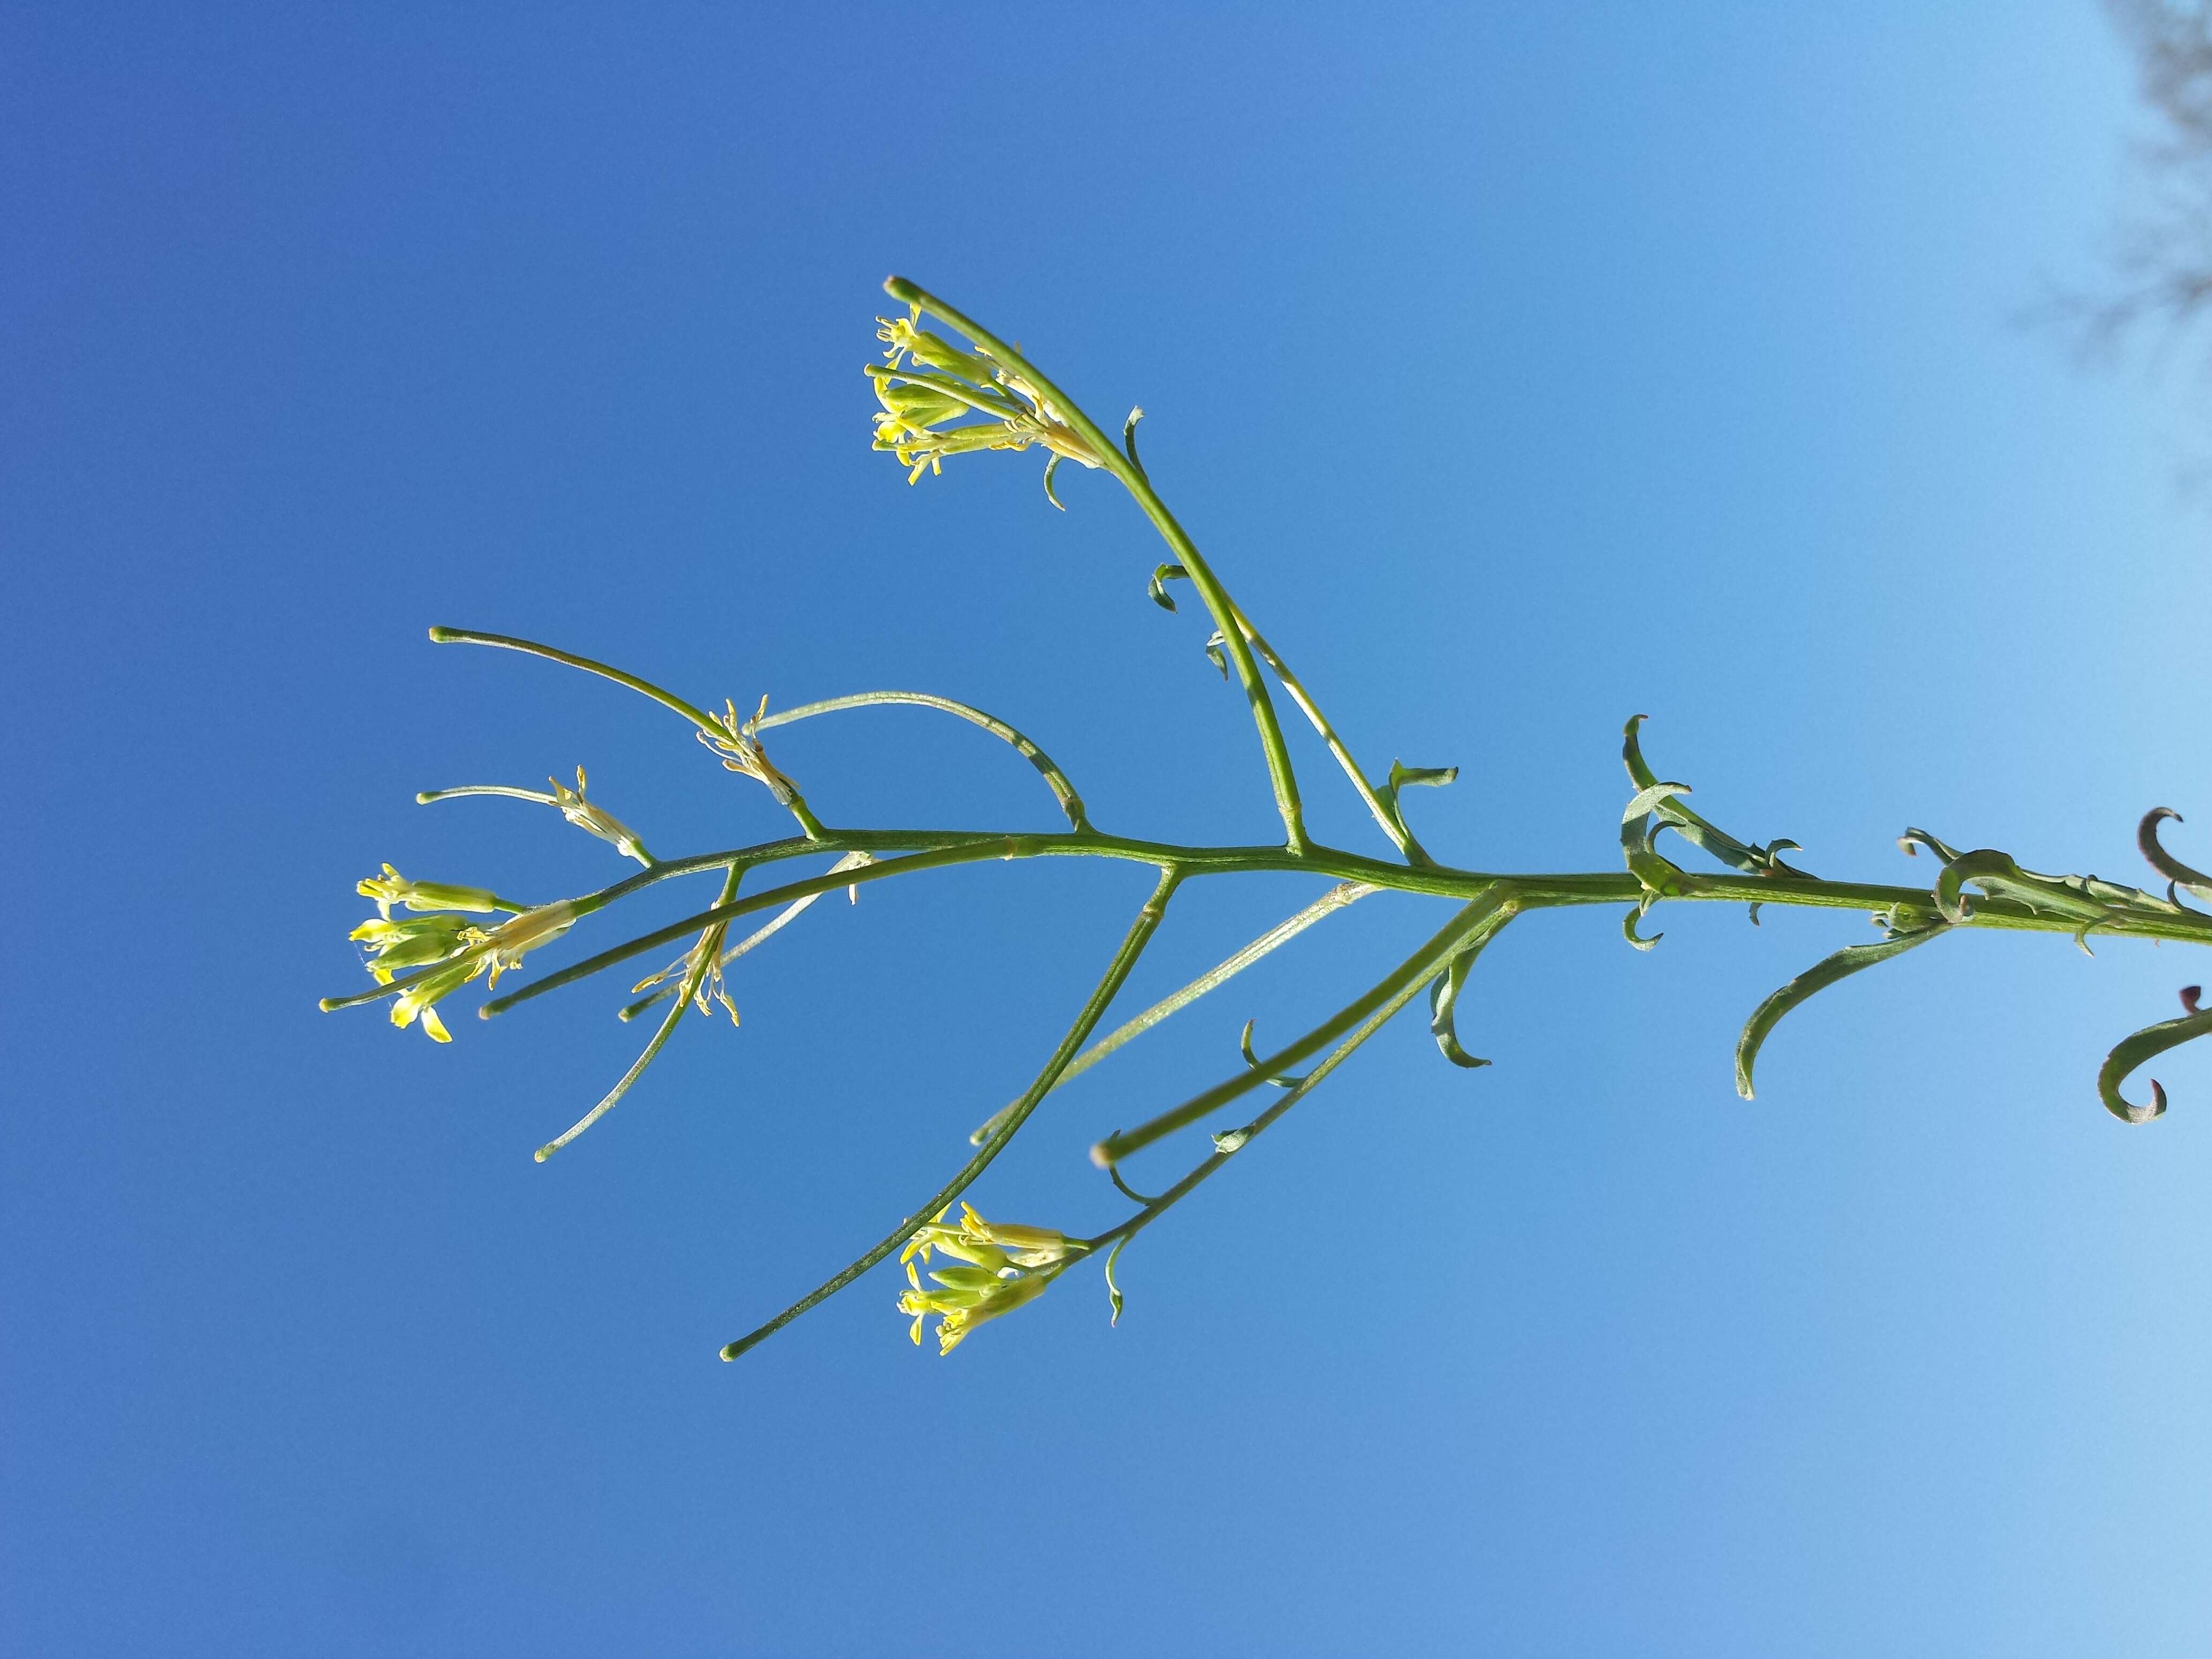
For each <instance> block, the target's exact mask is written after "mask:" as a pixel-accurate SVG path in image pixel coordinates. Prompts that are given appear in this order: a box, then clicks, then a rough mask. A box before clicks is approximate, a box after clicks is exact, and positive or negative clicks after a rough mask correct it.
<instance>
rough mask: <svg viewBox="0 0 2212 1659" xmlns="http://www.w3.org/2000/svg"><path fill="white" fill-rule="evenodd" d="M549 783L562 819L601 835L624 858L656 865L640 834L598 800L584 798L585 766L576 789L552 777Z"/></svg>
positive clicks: (548, 780) (590, 832)
mask: <svg viewBox="0 0 2212 1659" xmlns="http://www.w3.org/2000/svg"><path fill="white" fill-rule="evenodd" d="M545 781H546V782H548V783H550V784H551V785H552V786H553V804H554V805H556V806H557V807H559V808H560V809H561V816H562V817H564V818H566V819H568V822H569V823H573V824H574V825H575V826H576V828H578V829H581V830H583V831H584V832H585V833H586V834H587V835H593V836H598V837H599V839H600V840H601V841H603V842H607V843H609V844H610V845H611V846H612V847H613V848H614V849H615V851H617V853H620V854H622V855H623V857H624V858H632V859H635V860H637V861H638V862H639V863H640V864H642V865H647V866H650V865H651V864H652V863H653V854H650V853H648V852H647V851H646V850H645V843H644V842H641V841H640V840H639V839H638V838H637V831H635V829H631V828H630V827H629V825H628V824H626V823H623V821H622V820H621V819H620V818H618V817H616V816H615V815H614V814H613V813H611V812H610V811H607V809H606V808H605V807H604V806H602V805H599V803H598V802H597V801H591V800H586V799H584V769H583V768H582V767H578V768H577V769H576V787H574V789H571V788H569V787H568V785H567V784H565V783H562V781H560V779H558V778H548V779H546V780H545Z"/></svg>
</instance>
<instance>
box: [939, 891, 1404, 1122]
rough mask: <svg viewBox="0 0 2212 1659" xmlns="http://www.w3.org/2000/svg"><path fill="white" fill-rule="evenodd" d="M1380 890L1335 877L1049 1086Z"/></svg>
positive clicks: (998, 1115)
mask: <svg viewBox="0 0 2212 1659" xmlns="http://www.w3.org/2000/svg"><path fill="white" fill-rule="evenodd" d="M1380 891H1381V889H1380V888H1378V887H1376V886H1375V885H1374V884H1372V883H1370V882H1364V881H1340V882H1339V883H1338V884H1336V885H1335V886H1334V887H1332V888H1330V889H1329V890H1328V891H1327V892H1326V893H1323V894H1322V896H1320V897H1319V898H1317V899H1316V900H1315V901H1314V902H1312V903H1311V904H1309V905H1308V906H1306V908H1304V909H1303V910H1301V911H1299V912H1298V913H1297V915H1294V916H1290V917H1287V918H1285V920H1284V921H1279V922H1277V923H1276V924H1275V925H1274V926H1273V927H1271V928H1269V929H1268V930H1267V932H1266V933H1262V934H1261V935H1260V937H1259V938H1257V939H1254V940H1253V941H1252V942H1251V943H1250V944H1249V945H1246V946H1245V947H1244V948H1243V950H1241V951H1237V953H1236V955H1234V956H1232V957H1230V958H1229V959H1228V960H1227V961H1226V962H1223V963H1218V964H1217V965H1216V966H1214V967H1212V968H1210V969H1207V970H1206V972H1205V973H1202V974H1200V975H1199V976H1198V977H1197V978H1196V979H1194V980H1193V981H1191V982H1190V983H1189V984H1188V985H1186V986H1184V987H1182V989H1181V990H1179V991H1176V992H1174V993H1172V994H1170V995H1167V996H1164V997H1163V998H1161V999H1160V1000H1158V1002H1156V1003H1154V1004H1153V1005H1152V1006H1151V1007H1149V1008H1147V1009H1146V1010H1145V1012H1142V1013H1141V1014H1139V1015H1137V1016H1136V1017H1135V1018H1133V1019H1130V1020H1128V1021H1127V1022H1126V1023H1124V1024H1121V1025H1119V1026H1116V1027H1115V1029H1114V1030H1112V1031H1109V1033H1107V1035H1106V1036H1103V1037H1101V1038H1099V1039H1098V1041H1097V1042H1094V1043H1092V1044H1091V1046H1090V1047H1089V1048H1085V1050H1084V1051H1083V1052H1082V1053H1081V1054H1078V1055H1077V1056H1076V1057H1075V1058H1074V1059H1073V1060H1071V1061H1069V1062H1068V1066H1067V1069H1066V1071H1064V1072H1062V1073H1060V1080H1059V1081H1058V1082H1056V1083H1054V1085H1052V1086H1053V1087H1054V1088H1055V1089H1058V1088H1060V1087H1061V1086H1062V1085H1065V1084H1067V1083H1071V1082H1073V1080H1074V1079H1077V1078H1079V1077H1080V1076H1081V1075H1082V1074H1083V1073H1085V1072H1087V1071H1089V1070H1090V1069H1091V1067H1092V1066H1096V1065H1097V1063H1098V1062H1099V1061H1100V1060H1103V1059H1105V1058H1106V1056H1107V1055H1109V1054H1112V1053H1113V1052H1114V1051H1115V1049H1116V1048H1120V1047H1121V1045H1122V1044H1123V1043H1125V1042H1133V1041H1134V1040H1135V1039H1136V1038H1138V1037H1140V1036H1144V1034H1145V1033H1146V1032H1147V1031H1149V1030H1152V1027H1153V1026H1155V1025H1158V1024H1159V1023H1160V1022H1161V1021H1162V1020H1164V1019H1166V1018H1169V1017H1170V1016H1171V1015H1174V1014H1178V1013H1180V1012H1182V1011H1183V1010H1184V1009H1185V1008H1188V1007H1189V1006H1190V1005H1191V1004H1192V1003H1194V1002H1195V1001H1197V1000H1199V999H1200V997H1202V996H1204V995H1205V994H1206V993H1207V992H1208V991H1211V990H1213V989H1215V988H1216V987H1219V986H1222V985H1225V984H1226V983H1228V981H1231V980H1232V979H1234V978H1236V976H1237V975H1239V974H1241V973H1243V971H1244V970H1245V969H1247V968H1249V967H1250V966H1251V965H1252V964H1253V963H1255V962H1257V961H1259V960H1260V958H1261V957H1264V956H1266V955H1267V953H1268V952H1269V951H1273V950H1275V949H1277V948H1278V947H1279V946H1281V945H1287V944H1289V943H1290V942H1291V940H1292V939H1296V938H1297V936H1298V935H1299V934H1300V933H1304V932H1305V930H1306V929H1307V928H1309V927H1312V926H1313V925H1314V923H1316V922H1317V921H1320V920H1321V919H1322V917H1324V916H1330V915H1335V914H1336V912H1338V911H1339V910H1341V909H1343V908H1345V907H1346V905H1349V904H1355V903H1357V902H1358V901H1359V900H1361V899H1364V898H1365V897H1366V896H1368V895H1369V894H1370V893H1375V892H1380ZM1014 1105H1015V1103H1013V1102H1009V1103H1007V1104H1006V1105H1004V1106H1001V1107H1000V1109H998V1110H997V1111H996V1112H994V1114H992V1115H991V1119H990V1121H988V1122H987V1123H986V1124H984V1125H983V1127H981V1128H980V1129H977V1130H976V1131H975V1133H973V1134H971V1135H969V1137H968V1144H969V1146H981V1145H982V1144H983V1142H984V1141H985V1140H987V1139H989V1138H990V1136H991V1135H992V1133H994V1131H995V1130H996V1129H997V1128H998V1127H999V1125H1000V1123H1002V1122H1004V1121H1006V1114H1007V1113H1009V1112H1011V1111H1012V1110H1013V1109H1014Z"/></svg>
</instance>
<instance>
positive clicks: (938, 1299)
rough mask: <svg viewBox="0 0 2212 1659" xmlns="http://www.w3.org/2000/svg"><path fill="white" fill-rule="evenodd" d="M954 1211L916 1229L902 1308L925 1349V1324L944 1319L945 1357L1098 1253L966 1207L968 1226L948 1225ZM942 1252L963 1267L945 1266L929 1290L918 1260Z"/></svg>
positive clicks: (906, 1253)
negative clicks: (1089, 1254)
mask: <svg viewBox="0 0 2212 1659" xmlns="http://www.w3.org/2000/svg"><path fill="white" fill-rule="evenodd" d="M951 1213H952V1206H951V1205H947V1206H945V1208H944V1209H943V1210H941V1211H939V1212H938V1217H937V1219H936V1220H934V1221H933V1222H931V1223H930V1224H929V1225H927V1226H926V1227H921V1228H919V1229H917V1230H916V1231H915V1235H914V1237H912V1238H911V1239H909V1240H908V1243H907V1247H906V1249H904V1250H903V1251H902V1252H901V1253H900V1255H899V1260H900V1261H902V1262H903V1263H904V1264H905V1265H906V1282H907V1286H908V1288H907V1289H906V1290H905V1291H903V1292H902V1294H901V1295H900V1297H899V1302H898V1307H899V1311H900V1312H901V1313H902V1314H906V1315H908V1316H911V1317H912V1318H913V1321H914V1323H913V1324H912V1325H911V1326H910V1327H909V1328H908V1335H910V1336H911V1337H913V1339H914V1340H915V1346H920V1345H921V1322H922V1321H923V1320H925V1319H927V1317H929V1316H931V1315H932V1314H934V1315H936V1316H937V1351H938V1352H939V1353H940V1354H948V1353H951V1352H952V1351H953V1349H955V1348H957V1347H958V1346H960V1344H961V1342H962V1341H963V1340H964V1339H965V1338H966V1337H967V1334H968V1333H969V1332H970V1331H972V1330H974V1329H975V1327H976V1326H978V1325H980V1324H981V1323H982V1322H984V1321H985V1320H987V1319H996V1318H997V1317H998V1316H1000V1314H1006V1313H1012V1311H1013V1310H1015V1309H1017V1308H1018V1307H1021V1306H1023V1305H1024V1304H1027V1303H1030V1302H1034V1301H1035V1300H1036V1298H1037V1297H1039V1296H1042V1294H1043V1293H1044V1289H1045V1286H1046V1285H1049V1284H1051V1283H1052V1281H1053V1280H1054V1279H1056V1278H1058V1277H1059V1276H1060V1273H1061V1271H1062V1270H1063V1269H1065V1268H1066V1266H1067V1264H1068V1263H1069V1262H1071V1261H1073V1260H1074V1259H1075V1258H1076V1257H1077V1256H1079V1255H1081V1254H1082V1253H1083V1252H1084V1251H1085V1250H1087V1249H1090V1248H1091V1247H1090V1246H1089V1245H1087V1244H1085V1243H1083V1242H1082V1241H1081V1240H1080V1239H1073V1238H1069V1237H1065V1236H1064V1235H1062V1234H1060V1233H1056V1232H1054V1231H1052V1230H1051V1229H1050V1228H1048V1227H1023V1226H1018V1225H1012V1224H1011V1223H1008V1222H1003V1221H1000V1222H989V1221H986V1220H984V1219H983V1218H982V1217H981V1216H980V1215H978V1214H976V1213H975V1206H972V1205H969V1204H963V1205H962V1206H960V1219H959V1220H958V1221H957V1222H950V1223H948V1222H947V1220H946V1217H948V1216H950V1215H951ZM937 1251H942V1252H943V1253H944V1254H945V1255H947V1256H949V1257H951V1259H952V1261H954V1262H957V1264H959V1265H957V1266H949V1267H939V1268H938V1269H937V1270H936V1271H934V1272H933V1273H931V1274H930V1275H929V1279H930V1284H931V1285H933V1286H935V1288H934V1289H931V1288H928V1287H926V1286H924V1285H923V1284H922V1282H921V1273H919V1272H918V1271H917V1270H916V1269H915V1265H914V1264H915V1257H916V1256H919V1257H921V1260H922V1261H923V1262H925V1263H927V1261H929V1260H930V1257H931V1255H932V1253H933V1252H937Z"/></svg>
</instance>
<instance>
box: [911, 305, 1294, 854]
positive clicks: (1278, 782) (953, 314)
mask: <svg viewBox="0 0 2212 1659" xmlns="http://www.w3.org/2000/svg"><path fill="white" fill-rule="evenodd" d="M884 292H885V293H887V294H889V295H890V296H891V297H892V298H893V299H895V300H898V301H902V302H903V303H905V304H907V305H911V306H919V307H921V309H923V310H924V311H928V312H933V313H936V314H937V315H938V316H939V317H940V318H942V319H944V320H945V321H946V322H948V323H950V324H951V325H953V326H954V327H955V328H957V329H958V330H960V331H962V332H963V333H964V334H965V335H967V336H968V337H969V339H970V340H972V341H973V342H975V344H977V345H978V346H981V348H982V349H983V350H984V353H985V355H987V356H990V357H992V358H994V360H996V361H997V362H999V363H1000V365H1001V366H1003V367H1005V368H1010V369H1012V370H1013V371H1014V372H1015V373H1016V374H1019V375H1020V376H1021V378H1022V379H1023V380H1026V381H1028V382H1029V383H1030V385H1031V386H1034V387H1036V390H1037V392H1038V393H1039V394H1040V395H1041V396H1042V397H1044V398H1047V399H1048V401H1049V402H1050V403H1051V404H1052V408H1053V412H1054V414H1056V415H1057V416H1060V419H1061V420H1063V421H1064V422H1066V424H1067V425H1068V426H1069V427H1070V428H1073V430H1074V431H1075V432H1076V434H1077V435H1079V436H1080V437H1081V438H1082V439H1083V441H1084V442H1085V445H1086V447H1089V448H1090V449H1091V450H1092V451H1093V452H1094V454H1095V456H1096V459H1097V461H1098V463H1099V464H1100V465H1103V466H1104V467H1105V469H1106V470H1107V471H1109V472H1111V473H1112V474H1113V475H1114V476H1115V477H1116V478H1118V479H1120V480H1121V487H1122V488H1123V489H1127V491H1128V492H1129V494H1130V495H1131V496H1133V498H1134V499H1135V501H1136V503H1137V505H1138V506H1139V507H1142V508H1143V509H1144V513H1145V516H1146V518H1148V519H1150V520H1152V527H1153V528H1154V529H1155V530H1157V531H1158V532H1159V533H1160V536H1161V538H1162V539H1164V541H1165V542H1166V543H1167V544H1168V546H1169V547H1170V549H1172V550H1173V551H1174V553H1175V556H1176V562H1177V563H1179V564H1180V565H1182V568H1183V569H1184V570H1185V571H1186V572H1187V573H1188V574H1189V576H1190V580H1191V586H1194V587H1195V588H1196V589H1197V590H1198V593H1199V597H1200V599H1203V600H1204V601H1205V603H1206V611H1207V613H1208V614H1209V615H1210V616H1212V618H1213V625H1214V627H1215V628H1217V629H1219V630H1220V633H1221V637H1222V643H1223V645H1224V647H1225V648H1226V649H1227V650H1228V653H1229V656H1230V659H1231V661H1233V662H1234V663H1235V664H1236V665H1237V682H1238V684H1241V685H1242V686H1243V688H1244V700H1245V702H1247V703H1249V705H1250V706H1251V709H1252V722H1253V724H1254V725H1255V726H1256V727H1258V729H1259V733H1260V747H1261V751H1262V752H1263V753H1264V754H1265V755H1266V757H1267V781H1268V782H1269V784H1270V785H1271V786H1272V787H1273V790H1274V793H1275V810H1276V811H1277V812H1279V814H1280V815H1281V816H1282V820H1283V834H1284V837H1285V842H1286V844H1287V845H1288V846H1289V848H1290V849H1291V851H1292V852H1293V853H1304V852H1305V851H1306V850H1307V848H1308V847H1309V846H1310V842H1308V840H1307V837H1306V828H1305V815H1304V810H1303V809H1302V808H1301V806H1300V805H1299V803H1298V781H1297V774H1296V773H1295V772H1294V771H1293V770H1292V769H1291V751H1290V747H1289V745H1288V744H1285V742H1284V741H1283V727H1282V723H1281V721H1279V720H1277V718H1276V717H1275V705H1274V702H1273V699H1272V698H1271V697H1269V696H1268V695H1267V681H1266V680H1265V679H1264V678H1261V673H1260V665H1259V664H1258V663H1257V662H1255V660H1254V659H1253V656H1252V647H1251V645H1250V643H1249V641H1247V640H1246V639H1245V637H1244V635H1243V630H1242V629H1239V628H1238V627H1237V622H1236V616H1237V607H1236V605H1235V604H1234V602H1233V601H1231V599H1230V597H1229V594H1228V592H1226V590H1225V589H1224V588H1223V587H1222V586H1221V582H1220V580H1219V579H1218V577H1216V576H1215V575H1214V574H1213V568H1212V566H1211V565H1209V564H1207V563H1206V558H1205V556H1204V555H1202V554H1201V553H1200V552H1199V550H1198V544H1196V543H1195V542H1194V541H1192V540H1191V538H1190V537H1189V535H1188V532H1185V531H1184V529H1183V527H1182V525H1181V524H1179V523H1177V522H1176V516H1175V514H1174V513H1170V511H1168V506H1167V503H1166V502H1165V501H1162V500H1161V499H1160V497H1159V495H1158V492H1157V491H1156V490H1154V489H1153V488H1152V481H1151V480H1150V479H1149V478H1147V477H1146V476H1145V471H1144V469H1143V468H1142V467H1140V466H1139V465H1137V464H1136V463H1135V462H1133V460H1131V459H1129V457H1128V456H1127V455H1126V454H1124V453H1122V451H1121V447H1120V446H1119V445H1117V444H1115V442H1114V441H1112V440H1111V439H1109V437H1108V436H1107V435H1106V434H1105V433H1104V432H1103V431H1102V430H1101V429H1100V428H1099V426H1098V423H1097V422H1095V421H1093V420H1092V419H1091V417H1090V416H1088V415H1086V414H1085V413H1084V412H1083V410H1082V409H1081V408H1080V407H1079V406H1078V405H1077V404H1076V403H1075V401H1074V400H1073V398H1070V397H1068V395H1067V394H1066V392H1062V391H1061V390H1060V388H1059V387H1058V386H1054V384H1053V383H1052V382H1051V381H1050V380H1048V379H1046V378H1045V376H1044V375H1042V374H1039V373H1038V372H1037V370H1036V367H1035V365H1033V364H1031V363H1030V362H1029V360H1028V359H1027V358H1025V357H1024V356H1022V355H1021V353H1020V352H1018V351H1017V350H1015V349H1013V348H1012V346H1010V345H1008V344H1007V343H1006V342H1005V341H1003V340H1001V339H1000V338H999V337H998V336H997V335H995V334H993V333H992V332H991V331H989V330H988V329H987V328H985V327H983V326H982V325H981V324H980V323H977V322H975V321H974V320H973V319H970V318H969V317H966V316H964V315H963V314H962V313H960V312H958V311H956V310H955V309H953V307H951V306H949V305H947V304H945V301H942V300H940V299H939V298H938V297H937V296H936V295H933V294H931V293H930V292H928V291H927V289H922V288H919V287H917V286H915V284H914V283H909V282H908V281H907V280H906V279H905V278H904V277H902V276H893V277H890V278H889V279H888V280H886V281H885V282H884Z"/></svg>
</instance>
